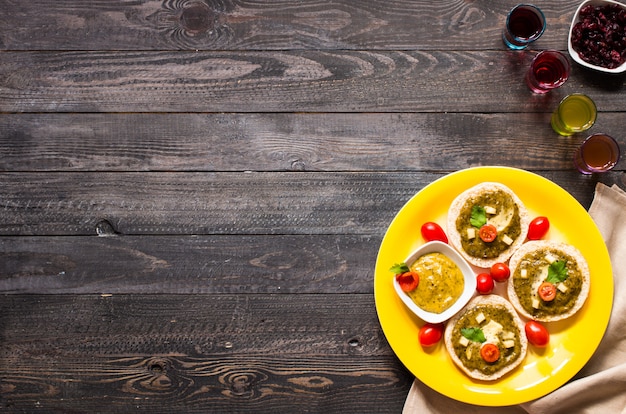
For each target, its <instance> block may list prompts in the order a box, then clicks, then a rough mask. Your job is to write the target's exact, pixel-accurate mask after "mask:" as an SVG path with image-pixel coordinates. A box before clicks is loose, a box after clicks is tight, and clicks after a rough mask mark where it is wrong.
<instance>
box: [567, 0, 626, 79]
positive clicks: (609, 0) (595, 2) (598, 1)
mask: <svg viewBox="0 0 626 414" xmlns="http://www.w3.org/2000/svg"><path fill="white" fill-rule="evenodd" d="M588 4H591V5H592V6H603V5H608V4H616V5H618V6H621V7H622V8H624V9H626V4H623V3H620V2H618V1H613V0H586V1H583V2H582V3H581V4H580V6H578V9H577V10H576V13H574V18H573V19H572V24H571V25H570V28H569V36H568V38H567V50H568V51H569V54H570V56H571V57H572V59H573V60H574V61H575V62H576V63H578V64H580V65H582V66H584V67H587V68H590V69H594V70H597V71H600V72H606V73H623V72H624V71H626V62H625V63H622V65H621V66H618V67H617V68H614V69H609V68H604V67H602V66H597V65H593V64H591V63H589V62H585V61H584V60H582V59H581V58H580V56H579V55H578V52H576V51H575V50H574V47H573V46H572V31H573V29H574V25H576V23H578V22H579V21H580V10H581V9H582V8H583V7H585V6H586V5H588Z"/></svg>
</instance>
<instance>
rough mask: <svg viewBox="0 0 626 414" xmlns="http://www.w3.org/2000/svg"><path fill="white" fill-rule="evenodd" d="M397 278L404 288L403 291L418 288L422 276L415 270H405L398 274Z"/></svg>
mask: <svg viewBox="0 0 626 414" xmlns="http://www.w3.org/2000/svg"><path fill="white" fill-rule="evenodd" d="M396 280H397V281H398V284H399V285H400V287H401V288H402V291H403V292H410V291H412V290H415V289H416V288H417V285H419V282H420V277H419V275H418V274H417V273H415V272H404V273H399V274H397V275H396Z"/></svg>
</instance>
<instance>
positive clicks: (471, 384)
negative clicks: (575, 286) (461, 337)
mask: <svg viewBox="0 0 626 414" xmlns="http://www.w3.org/2000/svg"><path fill="white" fill-rule="evenodd" d="M484 181H497V182H500V183H502V184H504V185H506V186H508V187H509V188H511V189H512V190H513V191H514V192H515V193H516V194H517V195H518V196H519V197H520V199H521V200H522V202H524V204H525V205H526V207H527V209H528V210H529V213H530V214H531V217H536V216H539V215H541V216H546V217H548V219H549V220H550V231H549V232H548V234H547V235H546V236H545V237H544V239H550V240H559V241H563V242H566V243H569V244H572V245H574V246H575V247H577V248H578V249H579V250H580V251H581V252H582V254H583V255H584V257H585V258H586V259H587V262H588V264H589V269H590V272H591V288H590V292H589V296H588V298H587V301H586V302H585V305H584V306H583V308H582V309H581V310H580V311H579V312H578V313H577V314H576V315H574V316H573V317H572V318H569V319H567V320H565V321H560V322H553V323H547V324H545V326H546V327H547V328H548V330H549V332H550V343H549V345H548V347H546V348H543V349H540V348H536V347H533V346H532V345H529V349H528V353H527V355H526V359H525V360H524V362H523V364H522V365H521V366H520V367H518V368H516V369H515V370H514V371H512V372H511V373H509V374H508V375H506V376H504V377H503V378H501V379H499V380H497V381H494V382H484V381H476V380H472V379H470V378H469V377H467V376H466V375H465V374H463V373H462V372H461V371H460V370H459V369H458V368H457V367H456V365H454V363H453V362H452V360H451V359H450V357H449V356H448V354H447V352H446V350H445V347H444V346H443V343H441V342H440V343H439V344H438V345H436V346H435V347H434V349H423V348H422V347H421V346H420V345H419V342H418V339H417V333H418V331H419V328H420V327H421V326H422V325H423V324H424V322H422V321H421V320H420V319H419V318H418V317H416V316H415V315H414V314H413V313H411V311H410V310H408V309H407V308H406V307H405V305H404V304H403V303H402V301H401V300H400V299H399V298H398V297H397V296H396V293H395V292H394V289H393V284H392V278H393V275H392V274H391V272H390V271H389V268H390V267H391V266H392V265H393V264H394V263H398V262H401V261H403V260H404V259H405V258H406V257H407V256H408V255H409V254H410V253H411V252H412V251H413V250H415V249H416V248H417V247H418V246H420V245H421V244H423V243H424V242H425V241H424V240H423V239H422V236H421V234H420V227H421V226H422V224H423V223H424V222H427V221H434V222H437V223H439V224H440V225H441V226H442V227H443V228H444V229H445V228H446V226H445V223H446V217H447V212H448V207H449V206H450V203H452V200H453V199H454V198H455V197H456V196H457V195H458V194H460V193H461V192H463V191H464V190H466V189H468V188H469V187H472V186H473V185H476V184H479V183H481V182H484ZM612 275H613V273H612V270H611V262H610V259H609V254H608V251H607V248H606V245H605V244H604V240H603V239H602V236H601V234H600V232H599V231H598V228H597V227H596V225H595V223H594V222H593V220H592V219H591V217H590V216H589V214H588V213H587V211H586V210H585V209H584V208H583V207H582V206H581V205H580V204H579V203H578V202H577V201H576V199H574V198H573V197H572V196H571V195H570V194H569V193H568V192H566V191H565V190H563V189H562V188H561V187H559V186H558V185H556V184H554V183H553V182H551V181H549V180H547V179H545V178H543V177H541V176H539V175H536V174H533V173H530V172H528V171H524V170H518V169H514V168H506V167H478V168H471V169H467V170H462V171H458V172H455V173H452V174H449V175H447V176H444V177H442V178H440V179H438V180H437V181H435V182H433V183H431V184H429V185H428V186H426V187H424V188H423V189H422V190H421V191H420V192H418V193H417V194H416V195H415V196H414V197H413V198H411V199H410V200H409V201H408V202H407V203H406V204H405V205H404V207H402V209H401V210H400V211H399V212H398V214H397V215H396V217H395V218H394V220H393V221H392V223H391V225H390V226H389V229H387V233H386V234H385V237H384V238H383V241H382V243H381V246H380V250H379V252H378V258H377V260H376V270H375V275H374V296H375V300H376V310H377V312H378V318H379V320H380V324H381V326H382V329H383V331H384V333H385V336H386V337H387V340H388V341H389V344H390V345H391V348H392V349H393V351H394V352H395V353H396V355H397V356H398V358H400V360H401V361H402V363H403V364H404V365H405V366H406V367H407V368H408V369H409V370H410V371H411V372H412V373H413V374H414V375H415V376H416V377H417V378H418V379H419V380H420V381H422V382H423V383H424V384H426V385H427V386H429V387H430V388H432V389H434V390H435V391H438V392H439V393H441V394H444V395H446V396H448V397H450V398H453V399H456V400H459V401H463V402H467V403H471V404H477V405H485V406H504V405H512V404H520V403H523V402H527V401H530V400H533V399H536V398H539V397H542V396H544V395H546V394H548V393H550V392H552V391H554V390H555V389H557V388H558V387H560V386H561V385H563V384H565V383H566V382H567V381H568V380H570V379H571V378H572V377H573V376H574V375H575V374H576V373H577V372H578V371H579V370H580V369H581V368H582V367H583V366H584V365H585V363H586V362H587V361H588V360H589V358H591V356H592V355H593V353H594V352H595V350H596V348H597V346H598V344H599V343H600V340H601V339H602V336H603V335H604V331H605V330H606V326H607V324H608V322H609V317H610V314H611V307H612V305H613V276H612ZM503 286H505V284H504V283H503V284H499V286H498V287H497V288H496V289H497V290H496V292H497V293H501V292H504V289H503Z"/></svg>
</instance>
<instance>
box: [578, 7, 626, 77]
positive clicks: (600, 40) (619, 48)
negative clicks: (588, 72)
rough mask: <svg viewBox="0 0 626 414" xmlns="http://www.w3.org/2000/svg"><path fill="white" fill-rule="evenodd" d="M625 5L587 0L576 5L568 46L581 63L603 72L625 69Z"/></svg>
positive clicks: (619, 71)
mask: <svg viewBox="0 0 626 414" xmlns="http://www.w3.org/2000/svg"><path fill="white" fill-rule="evenodd" d="M625 33H626V4H623V3H620V2H618V1H614V0H586V1H584V2H582V3H581V4H580V6H578V9H577V10H576V13H574V18H573V19H572V24H571V26H570V30H569V39H568V42H567V47H568V51H569V54H570V56H571V57H572V59H573V60H574V61H575V62H577V63H579V64H580V65H582V66H585V67H587V68H590V69H594V70H597V71H600V72H606V73H622V72H624V71H626V35H625Z"/></svg>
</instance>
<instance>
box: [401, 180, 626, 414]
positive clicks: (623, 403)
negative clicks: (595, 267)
mask: <svg viewBox="0 0 626 414" xmlns="http://www.w3.org/2000/svg"><path fill="white" fill-rule="evenodd" d="M589 214H590V215H591V217H592V218H593V220H594V221H595V223H596V225H597V226H598V229H599V230H600V233H601V234H602V237H603V238H604V241H605V242H606V246H607V248H608V251H609V256H610V257H611V264H612V267H613V281H614V287H615V289H614V299H613V309H612V311H611V317H610V320H609V325H608V327H607V330H606V333H605V335H604V337H603V338H602V341H601V342H600V345H599V347H598V349H597V351H596V352H595V353H594V355H593V356H592V357H591V359H590V360H589V362H588V363H587V364H586V365H585V366H584V367H583V368H582V369H581V370H580V372H579V373H577V374H576V376H575V377H574V378H573V379H572V380H571V381H570V382H568V383H567V384H565V385H563V386H562V387H561V388H559V389H557V390H555V391H553V392H552V393H550V394H548V395H546V396H544V397H542V398H539V399H537V400H535V401H531V402H528V403H525V404H522V405H516V406H509V407H480V406H476V405H471V404H466V403H462V402H459V401H456V400H453V399H450V398H448V397H446V396H443V395H441V394H439V393H438V392H436V391H434V390H432V389H430V388H429V387H427V386H426V385H424V384H423V383H422V382H421V381H420V380H418V379H415V381H414V382H413V385H412V386H411V389H410V391H409V394H408V396H407V399H406V402H405V404H404V410H403V414H414V413H415V414H431V413H456V412H459V413H460V412H462V413H476V414H493V413H498V414H500V413H503V414H509V413H510V414H525V413H529V414H544V413H550V414H560V413H563V414H565V413H567V414H571V413H585V414H587V413H588V414H595V413H602V414H614V413H621V414H626V192H625V191H624V190H622V189H621V188H619V187H618V186H616V185H613V186H612V187H607V186H606V185H604V184H601V183H598V184H597V185H596V192H595V197H594V199H593V202H592V204H591V207H590V208H589Z"/></svg>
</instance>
